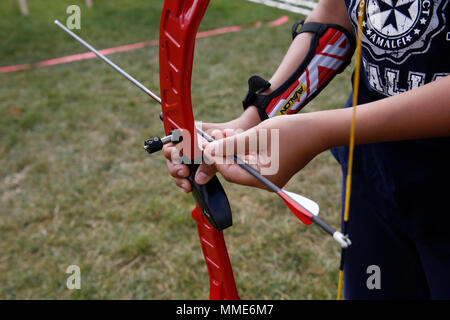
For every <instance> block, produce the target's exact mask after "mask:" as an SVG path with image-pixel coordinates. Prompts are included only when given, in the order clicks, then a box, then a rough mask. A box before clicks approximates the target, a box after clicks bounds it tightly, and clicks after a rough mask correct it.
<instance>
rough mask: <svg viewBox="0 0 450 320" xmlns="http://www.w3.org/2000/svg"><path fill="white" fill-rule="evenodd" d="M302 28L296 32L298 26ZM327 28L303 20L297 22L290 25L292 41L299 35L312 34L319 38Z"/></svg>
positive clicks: (317, 23) (323, 25)
mask: <svg viewBox="0 0 450 320" xmlns="http://www.w3.org/2000/svg"><path fill="white" fill-rule="evenodd" d="M300 25H301V26H302V27H301V28H300V30H299V31H297V29H298V26H300ZM327 28H328V26H327V25H326V24H323V23H319V22H308V23H305V20H299V21H297V22H295V23H294V24H293V25H292V39H295V37H296V36H298V35H299V34H300V33H303V32H312V33H316V34H317V35H318V36H319V37H320V36H321V35H322V34H323V33H324V32H325V31H326V30H327Z"/></svg>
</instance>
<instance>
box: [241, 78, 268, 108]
mask: <svg viewBox="0 0 450 320" xmlns="http://www.w3.org/2000/svg"><path fill="white" fill-rule="evenodd" d="M268 88H270V82H269V81H267V80H264V79H263V78H261V77H260V76H252V77H250V79H248V92H247V94H246V95H245V98H244V100H242V105H243V106H244V110H245V109H247V108H248V107H249V106H252V105H255V103H257V101H256V100H259V99H258V97H259V94H260V93H261V92H264V91H265V90H267V89H268Z"/></svg>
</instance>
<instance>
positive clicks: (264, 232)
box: [0, 0, 350, 299]
mask: <svg viewBox="0 0 450 320" xmlns="http://www.w3.org/2000/svg"><path fill="white" fill-rule="evenodd" d="M13 3H14V2H13V1H3V2H2V3H1V4H0V36H1V38H2V39H3V40H2V41H3V44H4V45H2V46H1V47H0V66H6V65H10V64H20V63H33V62H36V61H40V60H43V59H49V58H54V57H58V56H61V55H67V54H73V53H78V52H84V49H82V48H81V47H80V46H79V45H78V44H77V43H76V42H75V41H73V40H71V39H70V38H69V37H68V36H67V35H65V34H64V33H63V32H62V31H61V30H59V29H58V28H57V27H55V26H54V25H53V23H52V22H53V20H54V19H55V18H57V19H60V20H61V21H65V17H66V14H65V8H66V6H67V5H68V4H72V3H79V4H80V6H81V7H82V30H81V31H80V32H78V33H79V34H80V35H81V36H83V37H85V38H86V40H88V41H89V42H92V43H93V44H94V45H95V46H96V47H98V48H105V47H111V46H115V45H122V44H128V43H133V42H137V41H144V40H148V39H155V38H157V30H158V23H159V21H158V20H159V13H160V10H161V5H162V1H149V0H115V1H106V0H102V1H101V0H95V1H94V5H95V7H94V8H93V9H87V8H84V6H83V3H84V1H73V0H72V1H65V0H61V1H59V0H58V1H50V0H47V1H44V0H34V1H29V6H30V11H31V16H29V17H22V16H21V15H20V13H19V11H18V9H17V8H16V7H15V6H13ZM285 14H288V15H289V16H290V18H291V22H292V21H294V19H297V18H299V17H298V16H295V15H293V14H289V13H286V12H284V11H279V10H276V9H273V8H268V7H264V6H261V5H257V4H253V3H250V2H246V1H244V2H242V1H237V0H233V1H230V0H214V1H212V2H211V6H210V8H209V9H208V12H207V14H206V16H205V19H204V21H203V23H202V25H201V29H202V30H206V29H212V28H218V27H224V26H230V25H243V26H246V27H247V28H245V29H244V30H243V31H241V32H238V33H233V34H226V35H220V36H215V37H211V38H205V39H200V40H199V41H198V42H197V48H196V61H195V70H194V76H193V90H192V92H193V101H194V103H195V105H196V106H197V107H196V109H195V113H196V118H197V119H202V120H205V121H225V120H229V119H232V118H234V117H236V116H238V115H239V114H240V113H241V112H242V108H241V103H240V101H241V99H242V97H243V95H244V94H245V92H246V81H247V78H248V77H249V76H250V75H252V74H259V75H261V76H264V77H269V76H270V74H271V73H272V72H273V71H274V70H275V68H276V66H277V65H278V63H279V61H280V60H281V58H282V57H283V55H284V52H285V50H286V48H287V46H288V45H289V43H290V36H289V34H290V24H286V25H283V26H281V27H276V28H269V27H267V26H263V27H261V28H252V27H251V25H252V24H253V23H255V22H256V21H263V22H268V21H271V20H274V19H276V18H278V17H280V16H281V15H285ZM157 55H158V52H157V48H156V47H147V48H144V49H141V50H136V51H131V52H127V53H120V54H114V55H112V56H111V59H113V60H114V61H115V62H117V63H118V64H119V65H120V66H122V67H123V68H124V69H125V70H127V71H128V72H130V73H131V74H132V75H134V76H135V77H136V78H137V79H140V80H142V82H143V83H144V84H145V85H147V86H148V87H149V88H151V89H154V90H155V92H158V67H157V66H158V60H157ZM349 75H350V70H348V71H347V72H345V73H344V74H343V75H340V76H339V77H338V79H336V80H335V81H333V83H332V84H331V85H330V86H329V87H328V88H327V89H326V90H324V92H323V93H322V94H321V95H320V96H319V97H318V98H317V99H315V100H314V101H313V102H312V103H311V104H310V106H309V107H308V109H307V110H308V111H314V110H322V109H328V108H336V107H340V106H341V105H342V104H343V103H344V102H345V99H346V96H347V94H348V92H349V87H350V83H349ZM0 84H1V85H0V114H1V117H0V204H1V206H0V298H2V299H202V298H207V297H208V277H207V271H206V267H205V265H204V262H203V256H202V254H201V251H200V246H199V242H198V239H197V234H196V230H195V225H194V221H193V220H192V219H191V217H190V210H191V209H190V208H192V207H193V204H194V203H193V200H192V197H191V196H188V195H185V194H183V193H182V192H181V191H179V190H178V189H177V188H176V187H175V186H174V184H173V183H172V181H171V179H170V177H169V175H168V173H167V170H166V168H165V161H164V159H163V157H162V155H155V156H153V157H148V156H147V155H146V154H145V153H144V152H143V150H142V143H143V140H144V139H146V138H148V137H151V136H153V135H158V134H161V133H162V125H161V123H160V121H159V119H158V117H157V114H158V110H159V109H160V107H159V106H158V105H157V104H155V103H154V102H152V101H150V100H149V99H148V97H146V96H145V95H144V94H142V93H141V92H140V91H139V90H138V89H136V88H135V87H133V86H132V85H131V84H129V83H127V82H126V81H125V80H123V79H122V78H121V77H120V76H119V75H118V74H116V73H115V72H114V71H113V70H111V69H110V68H108V67H107V66H105V65H104V64H103V63H102V62H100V61H98V60H87V61H82V62H76V63H71V64H65V65H59V66H54V67H49V68H40V69H31V70H26V71H20V72H15V73H9V74H1V75H0ZM340 180H341V173H340V169H339V167H338V166H337V164H336V163H335V161H334V160H333V159H332V157H331V155H330V154H329V153H328V152H326V153H323V154H321V155H320V156H319V157H317V158H316V159H314V161H312V162H311V163H310V164H309V165H308V166H307V167H306V168H305V169H304V170H302V171H301V172H300V173H298V174H297V175H296V176H295V177H294V178H293V179H292V180H291V181H290V182H289V184H288V186H287V188H288V189H290V190H292V191H297V192H301V193H302V194H304V195H306V196H309V197H311V198H312V199H314V200H316V201H317V202H318V203H319V204H320V206H321V215H322V217H324V219H325V220H327V221H328V222H330V223H331V224H333V225H334V226H338V225H339V208H340V195H339V194H340ZM225 189H226V190H227V193H228V196H229V198H230V201H231V204H232V209H233V213H234V216H233V218H234V226H233V227H232V228H230V229H228V230H227V231H225V236H226V241H227V245H228V248H229V253H230V257H231V261H232V265H233V268H234V272H235V277H236V281H237V285H238V289H239V293H240V296H241V297H242V298H244V299H259V298H261V299H333V298H334V297H335V292H336V287H337V269H338V260H339V252H340V250H339V248H338V246H337V245H336V244H335V242H334V241H333V240H332V239H330V237H329V236H327V235H325V234H324V233H323V232H322V231H321V230H319V229H318V228H316V227H314V226H313V227H305V226H303V225H302V224H301V223H299V221H298V220H297V219H296V218H295V217H294V216H293V215H292V214H291V213H290V212H289V211H288V209H286V208H285V207H284V205H283V204H282V203H280V201H279V200H278V198H277V197H275V196H273V195H272V194H269V193H267V192H264V191H261V190H255V189H252V188H246V187H241V186H237V185H231V184H229V183H225ZM72 264H76V265H79V266H80V267H81V275H82V282H81V285H82V289H81V290H74V291H70V290H68V289H67V288H66V286H65V283H66V279H67V276H68V275H67V274H65V270H66V268H67V267H68V266H69V265H72Z"/></svg>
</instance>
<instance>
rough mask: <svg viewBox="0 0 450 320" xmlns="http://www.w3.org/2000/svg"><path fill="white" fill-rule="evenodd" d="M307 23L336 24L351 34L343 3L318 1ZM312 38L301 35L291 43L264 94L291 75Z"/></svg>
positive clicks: (304, 34)
mask: <svg viewBox="0 0 450 320" xmlns="http://www.w3.org/2000/svg"><path fill="white" fill-rule="evenodd" d="M307 22H321V23H325V24H337V25H340V26H342V27H344V28H345V29H347V30H348V31H350V32H352V30H351V24H350V21H349V19H348V15H347V11H346V8H345V4H344V1H340V0H322V1H319V3H318V5H317V6H316V8H315V9H314V10H313V12H312V13H311V14H310V15H309V16H308V17H307V18H306V20H305V23H307ZM311 38H312V34H311V33H301V34H299V35H298V36H297V37H295V39H294V40H293V41H292V43H291V45H290V47H289V49H288V51H287V53H286V55H285V56H284V58H283V60H282V61H281V63H280V65H279V67H278V69H277V70H276V71H275V73H274V74H273V75H272V78H271V79H270V81H269V82H270V83H271V84H272V85H271V87H270V88H269V89H267V90H266V91H265V92H264V93H271V92H272V91H273V90H274V89H276V88H278V87H279V86H280V85H281V84H282V83H283V82H284V81H286V79H287V78H288V77H289V76H290V75H291V74H292V71H293V70H295V69H296V68H297V66H298V65H300V63H301V62H302V61H303V60H304V59H305V57H306V54H307V53H308V49H309V46H310V41H311Z"/></svg>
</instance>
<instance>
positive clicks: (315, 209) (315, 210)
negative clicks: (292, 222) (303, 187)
mask: <svg viewBox="0 0 450 320" xmlns="http://www.w3.org/2000/svg"><path fill="white" fill-rule="evenodd" d="M283 192H284V193H286V194H287V195H288V196H289V197H291V198H292V199H294V200H295V201H296V202H297V203H299V204H300V205H301V206H302V207H303V208H305V209H306V210H308V211H309V212H311V213H312V214H313V215H315V216H318V215H319V210H320V208H319V205H318V204H317V202H314V201H312V200H311V199H308V198H306V197H304V196H301V195H299V194H297V193H293V192H289V191H286V190H283Z"/></svg>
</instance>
